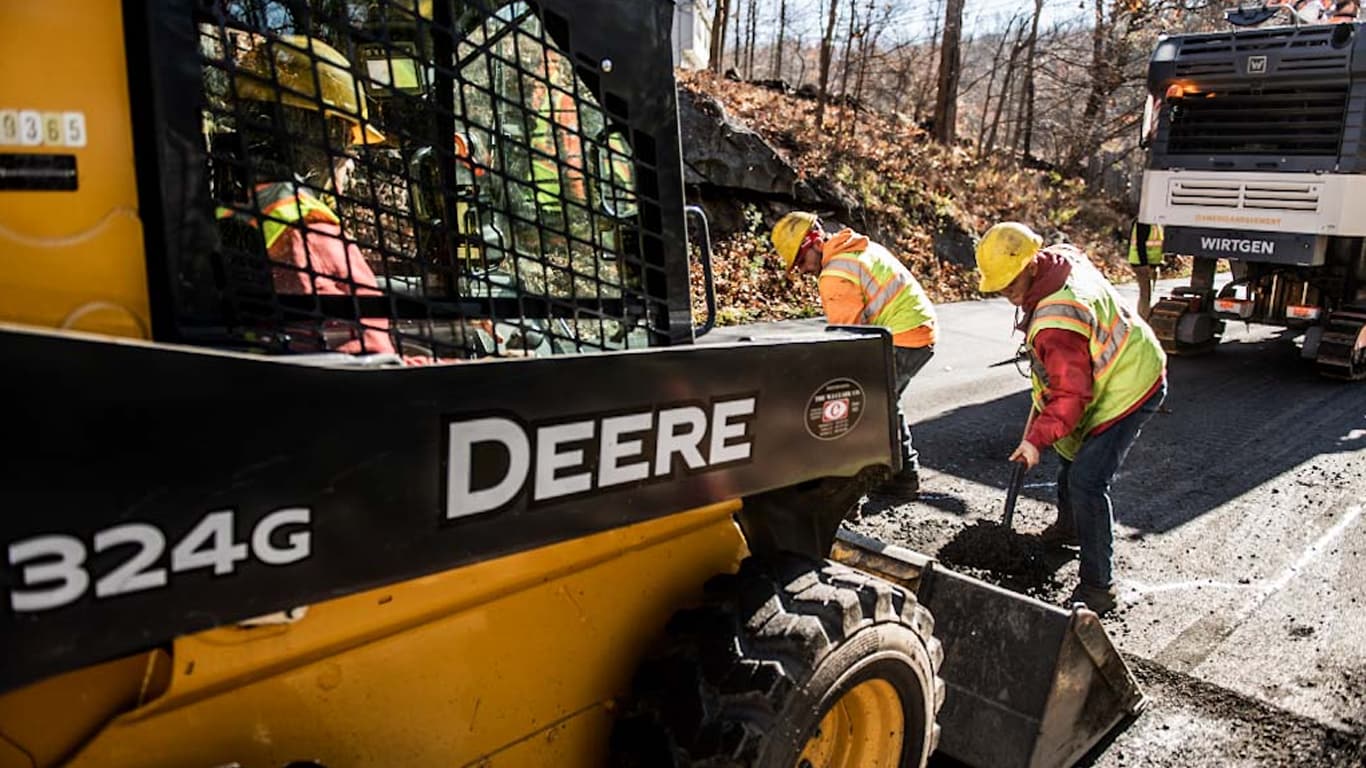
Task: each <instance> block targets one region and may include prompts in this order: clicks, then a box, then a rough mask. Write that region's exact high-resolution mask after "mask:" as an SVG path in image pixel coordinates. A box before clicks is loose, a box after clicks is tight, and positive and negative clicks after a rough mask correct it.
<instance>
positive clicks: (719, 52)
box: [707, 0, 727, 74]
mask: <svg viewBox="0 0 1366 768" xmlns="http://www.w3.org/2000/svg"><path fill="white" fill-rule="evenodd" d="M713 2H715V3H716V8H715V9H714V10H713V11H712V14H711V50H710V51H708V52H707V55H708V56H710V57H711V61H710V62H708V64H709V68H710V69H711V71H713V72H716V73H718V74H720V72H721V71H722V62H721V59H722V58H724V57H725V55H726V11H727V7H726V5H727V3H726V0H713Z"/></svg>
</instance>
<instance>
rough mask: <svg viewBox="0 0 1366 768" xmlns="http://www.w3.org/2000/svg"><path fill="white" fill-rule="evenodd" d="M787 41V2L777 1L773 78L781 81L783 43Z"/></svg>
mask: <svg viewBox="0 0 1366 768" xmlns="http://www.w3.org/2000/svg"><path fill="white" fill-rule="evenodd" d="M786 41H787V0H778V43H777V45H775V46H774V47H773V77H775V78H776V79H778V80H782V79H783V43H784V42H786Z"/></svg>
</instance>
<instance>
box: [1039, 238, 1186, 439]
mask: <svg viewBox="0 0 1366 768" xmlns="http://www.w3.org/2000/svg"><path fill="white" fill-rule="evenodd" d="M1057 248H1059V246H1054V249H1057ZM1073 250H1074V249H1068V251H1073ZM1064 255H1065V256H1066V257H1067V259H1068V261H1070V262H1071V263H1072V273H1071V275H1069V276H1068V278H1067V282H1066V283H1065V284H1064V285H1063V287H1062V288H1060V289H1058V290H1057V291H1054V292H1053V293H1051V294H1049V295H1048V296H1046V297H1044V299H1043V300H1042V301H1040V302H1039V304H1038V306H1037V307H1035V308H1034V314H1033V315H1031V316H1030V320H1029V332H1028V335H1027V340H1028V342H1029V356H1030V367H1031V369H1032V371H1031V376H1030V378H1031V380H1032V383H1033V397H1034V408H1035V409H1036V410H1040V411H1041V410H1043V406H1044V402H1045V400H1046V399H1047V396H1048V393H1049V387H1048V377H1047V375H1046V372H1045V371H1044V367H1043V363H1042V361H1040V360H1039V358H1038V356H1037V354H1036V353H1035V351H1034V337H1035V336H1037V335H1038V333H1039V331H1042V330H1044V329H1045V328H1060V329H1062V330H1065V331H1072V332H1074V333H1079V334H1081V335H1082V336H1085V337H1086V340H1087V342H1088V345H1089V348H1090V352H1091V378H1092V391H1091V402H1090V403H1089V404H1088V405H1087V406H1086V410H1085V411H1084V412H1083V413H1082V417H1081V421H1080V422H1078V424H1077V428H1076V429H1075V430H1073V431H1072V433H1071V434H1069V435H1067V436H1065V437H1063V438H1062V439H1060V440H1058V441H1057V442H1056V443H1055V444H1054V446H1053V447H1054V448H1056V449H1057V451H1058V453H1059V454H1060V455H1062V457H1063V458H1066V459H1072V458H1074V457H1075V456H1076V455H1077V451H1078V450H1079V449H1080V448H1081V443H1082V440H1084V439H1085V438H1086V436H1087V435H1088V434H1090V433H1091V430H1092V429H1095V428H1096V427H1098V426H1100V425H1101V424H1104V423H1106V422H1107V421H1110V420H1112V419H1114V418H1116V417H1118V416H1120V415H1122V414H1124V413H1126V412H1127V411H1129V409H1131V408H1133V407H1134V406H1135V405H1137V404H1138V403H1139V401H1140V400H1141V399H1142V398H1143V396H1144V395H1146V394H1147V393H1148V392H1149V391H1150V390H1151V389H1152V388H1153V385H1154V384H1156V383H1157V381H1158V379H1160V378H1161V377H1162V375H1163V371H1165V370H1166V367H1167V356H1166V353H1164V352H1163V351H1162V345H1161V343H1159V342H1158V340H1157V335H1156V334H1154V333H1153V329H1152V328H1151V327H1149V325H1148V324H1147V323H1145V322H1143V321H1142V320H1140V319H1139V318H1137V317H1134V316H1132V315H1131V314H1130V313H1129V310H1128V308H1127V307H1126V305H1125V304H1124V303H1123V302H1122V301H1121V300H1120V298H1119V296H1118V295H1117V294H1116V293H1115V289H1114V287H1113V286H1111V285H1110V283H1108V282H1107V281H1106V280H1105V278H1104V277H1101V275H1100V273H1099V272H1097V271H1096V269H1095V267H1093V266H1091V264H1090V262H1088V261H1086V257H1085V256H1084V255H1082V254H1081V253H1080V252H1075V253H1071V252H1066V251H1065V252H1064Z"/></svg>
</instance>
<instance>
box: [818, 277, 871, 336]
mask: <svg viewBox="0 0 1366 768" xmlns="http://www.w3.org/2000/svg"><path fill="white" fill-rule="evenodd" d="M820 289H821V308H822V309H824V310H825V320H826V322H828V323H830V324H831V325H858V324H859V322H861V320H862V317H863V290H862V289H860V288H859V287H858V286H857V285H854V284H853V283H851V282H849V281H848V280H845V279H844V278H842V277H834V276H826V277H822V278H821V279H820Z"/></svg>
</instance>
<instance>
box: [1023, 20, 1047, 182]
mask: <svg viewBox="0 0 1366 768" xmlns="http://www.w3.org/2000/svg"><path fill="white" fill-rule="evenodd" d="M1041 16H1043V0H1034V18H1033V19H1032V20H1031V21H1030V23H1029V42H1028V43H1026V44H1025V72H1024V94H1023V96H1022V97H1021V98H1023V100H1024V127H1023V129H1022V130H1023V131H1024V139H1023V140H1022V141H1021V142H1020V143H1021V144H1022V145H1023V147H1022V148H1023V150H1024V156H1025V157H1029V154H1030V152H1031V151H1032V150H1033V144H1034V61H1035V53H1036V52H1037V47H1036V46H1037V45H1038V42H1039V18H1040V17H1041Z"/></svg>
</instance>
